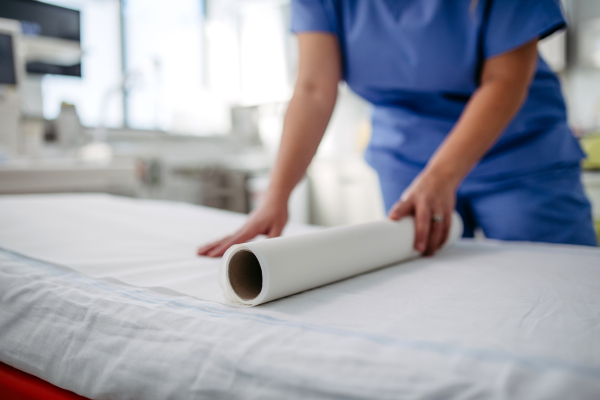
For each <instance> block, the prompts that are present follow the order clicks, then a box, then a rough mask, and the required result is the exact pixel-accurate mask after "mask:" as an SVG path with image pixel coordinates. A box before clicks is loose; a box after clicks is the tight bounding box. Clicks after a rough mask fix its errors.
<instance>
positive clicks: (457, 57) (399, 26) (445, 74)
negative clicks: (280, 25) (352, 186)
mask: <svg viewBox="0 0 600 400" xmlns="http://www.w3.org/2000/svg"><path fill="white" fill-rule="evenodd" d="M471 3H472V2H471V0H292V31H293V32H296V33H299V32H309V31H312V32H326V33H331V34H334V35H336V36H337V38H338V40H339V42H340V47H341V50H342V54H343V65H344V72H343V73H344V79H345V81H346V82H347V83H348V85H349V86H350V87H351V88H352V90H354V91H355V92H356V93H357V94H359V95H360V96H362V97H363V98H365V99H366V100H368V101H369V102H370V103H372V104H373V105H374V110H373V115H372V118H373V135H372V138H371V143H370V144H369V148H368V149H367V154H366V157H367V160H368V161H369V162H370V163H371V164H372V165H373V166H374V167H375V168H376V169H378V170H379V169H387V170H389V169H390V168H393V165H389V164H390V158H389V157H375V156H373V155H374V154H381V151H384V152H387V153H388V154H393V157H392V159H393V160H397V161H398V162H399V163H402V164H410V165H413V166H415V167H423V166H424V165H425V164H426V163H427V161H428V160H429V158H430V157H431V156H432V154H433V153H434V151H435V150H436V149H437V147H438V146H439V145H440V144H441V142H442V141H443V140H444V138H445V137H446V135H447V134H448V133H449V132H450V130H451V129H452V128H453V126H454V124H455V123H456V121H457V120H458V118H459V116H460V114H461V113H462V111H463V109H464V107H465V105H466V103H467V101H468V100H469V98H470V96H471V95H472V94H473V92H474V91H475V90H476V89H477V86H478V79H479V76H480V73H479V72H480V69H481V66H482V64H483V61H484V60H485V59H486V58H489V57H494V56H497V55H499V54H502V53H505V52H507V51H510V50H513V49H516V48H518V47H520V46H522V45H524V44H526V43H528V42H529V41H531V40H533V39H534V38H536V37H538V38H544V37H546V36H548V35H550V34H551V33H553V32H555V31H556V30H558V29H561V28H563V27H564V26H565V20H564V18H563V15H562V12H561V8H560V0H478V1H477V3H476V5H475V8H474V9H471ZM583 157H584V154H583V152H582V151H581V148H580V147H579V144H578V143H577V140H576V139H575V138H574V137H573V134H572V132H571V131H570V129H569V127H568V125H567V118H566V109H565V104H564V100H563V97H562V94H561V90H560V84H559V81H558V79H557V77H556V75H555V74H554V73H553V72H552V71H551V70H550V68H549V67H548V65H547V64H546V63H545V62H544V60H543V59H542V58H541V57H540V59H539V62H538V66H537V72H536V74H535V78H534V80H533V83H532V85H531V88H530V90H529V95H528V98H527V100H526V102H525V104H524V105H523V107H522V109H521V110H520V112H519V113H518V114H517V116H516V117H515V118H514V119H513V121H512V122H511V123H510V125H509V126H508V127H507V129H506V130H505V132H504V133H503V134H502V136H501V138H500V139H499V141H498V142H497V143H496V145H495V146H494V147H493V148H492V149H491V150H490V151H489V152H488V153H487V154H486V156H485V157H484V158H483V159H482V160H481V162H480V163H479V164H478V165H477V166H476V167H475V169H474V170H473V171H472V172H471V174H470V176H471V177H487V176H498V175H504V174H507V173H509V174H512V173H522V172H526V171H535V170H539V169H542V168H545V167H548V166H552V165H556V164H570V163H577V162H579V161H580V160H581V158H583ZM382 163H383V164H385V165H379V164H382Z"/></svg>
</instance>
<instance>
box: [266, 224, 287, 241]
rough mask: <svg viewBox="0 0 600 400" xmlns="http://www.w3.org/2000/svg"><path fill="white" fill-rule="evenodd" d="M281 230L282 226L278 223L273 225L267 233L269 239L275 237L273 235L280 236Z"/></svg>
mask: <svg viewBox="0 0 600 400" xmlns="http://www.w3.org/2000/svg"><path fill="white" fill-rule="evenodd" d="M281 232H283V226H279V225H274V226H273V227H272V228H271V230H269V233H268V234H267V237H268V238H269V239H272V238H275V237H279V236H281Z"/></svg>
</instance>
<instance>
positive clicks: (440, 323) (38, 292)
mask: <svg viewBox="0 0 600 400" xmlns="http://www.w3.org/2000/svg"><path fill="white" fill-rule="evenodd" d="M94 196H95V195H81V196H75V195H73V196H68V198H69V201H75V202H77V201H82V202H84V201H89V200H90V197H91V198H95V197H94ZM62 198H63V199H65V197H62ZM11 199H14V197H11ZM26 199H27V200H36V201H40V202H52V201H56V200H57V199H61V197H60V196H27V197H24V198H23V200H26ZM96 199H101V200H102V201H108V202H115V203H119V202H121V201H127V202H133V203H132V204H134V205H135V204H138V205H139V206H140V207H139V209H140V213H141V214H142V215H141V217H140V218H145V219H147V215H146V214H145V211H144V209H145V208H147V207H146V206H148V205H151V207H153V208H155V209H156V210H157V215H158V216H160V215H169V214H172V215H174V216H176V215H178V213H180V212H181V210H182V208H183V209H185V213H191V214H194V213H196V214H197V216H198V218H204V219H205V220H206V221H207V222H206V224H205V226H204V228H203V229H204V232H211V231H212V232H214V236H219V235H221V234H222V233H223V230H224V229H225V228H224V227H231V226H233V225H235V224H239V223H241V222H242V221H243V217H242V216H237V215H232V214H227V213H222V212H218V211H213V210H210V209H205V208H201V207H196V206H188V205H181V204H175V203H169V202H147V201H143V200H124V199H119V198H114V197H107V196H100V197H98V198H96ZM89 212H90V213H91V214H93V213H94V210H93V209H90V210H89ZM84 217H85V216H82V218H84ZM114 217H115V218H116V217H119V216H114ZM120 217H121V218H129V219H131V218H133V219H135V218H136V215H135V211H130V212H129V214H128V215H124V216H120ZM116 219H117V220H118V218H116ZM187 220H188V221H189V219H187ZM171 222H172V225H173V226H172V227H171V228H168V235H165V240H166V241H167V244H173V243H175V244H177V245H174V244H173V245H172V246H165V249H167V250H168V249H171V250H168V251H167V250H165V253H164V256H165V257H167V258H165V259H162V260H160V263H169V262H171V261H173V260H174V261H177V260H180V259H181V257H182V256H181V253H182V252H183V251H184V250H185V249H186V248H187V247H189V250H190V251H191V250H193V248H194V247H195V245H197V244H200V243H198V242H199V241H200V240H201V239H207V238H208V236H210V235H208V236H203V237H202V238H196V237H190V235H192V233H190V227H189V226H188V225H187V224H186V219H181V220H179V219H177V218H176V217H174V218H173V220H172V221H171ZM22 223H23V228H24V229H26V226H27V220H26V219H25V220H23V221H22ZM0 224H2V221H0ZM157 225H159V226H156V227H155V228H152V224H147V225H145V227H146V228H145V229H148V230H152V229H154V230H155V231H156V232H154V234H161V232H162V234H165V232H166V228H165V224H157ZM176 225H179V226H180V229H176V228H177V226H176ZM62 229H73V228H72V227H71V228H69V224H65V226H63V227H62ZM306 229H310V228H306ZM177 232H179V233H177ZM58 234H59V232H55V233H54V235H58ZM126 239H127V238H126V237H125V239H124V240H126ZM49 241H51V240H50V239H49ZM131 243H139V237H138V238H134V237H132V238H131ZM125 244H126V243H125ZM186 246H187V247H186ZM0 248H2V250H0V335H1V336H0V337H1V340H0V361H1V362H4V363H6V364H7V365H10V366H12V367H15V368H17V369H19V370H21V371H24V372H26V373H29V374H32V375H34V376H37V377H40V378H41V379H43V380H45V381H47V382H50V383H52V384H53V385H56V386H58V387H61V388H64V389H67V390H69V391H72V392H75V393H77V394H80V395H82V396H85V397H88V398H91V399H139V398H144V399H165V398H169V399H180V398H181V399H218V398H227V399H236V398H240V399H265V398H266V399H270V398H273V399H275V398H277V399H280V398H286V399H306V398H323V399H341V398H350V399H372V398H378V399H397V398H404V399H435V398H444V399H474V398H491V399H505V398H527V399H564V398H581V399H597V398H598V397H599V396H600V251H599V250H598V249H591V248H584V247H578V246H563V245H560V246H559V245H544V244H532V243H500V242H494V241H483V242H475V241H469V240H463V241H460V242H459V243H458V244H456V245H454V246H453V247H451V248H449V249H447V250H445V251H444V252H443V253H442V254H439V256H436V257H433V258H421V259H417V260H413V261H409V262H406V263H402V264H398V265H394V266H391V267H389V268H384V269H380V270H377V271H374V272H371V273H368V274H364V275H360V276H357V277H354V278H351V279H348V280H344V281H341V282H337V283H334V284H331V285H328V286H324V287H321V288H317V289H314V290H310V291H307V292H304V293H300V294H298V295H294V296H290V297H287V298H284V299H281V300H277V301H274V302H270V303H267V304H264V305H261V306H258V307H255V308H252V309H240V308H232V307H229V306H227V305H223V304H219V303H215V302H211V301H203V300H198V299H196V298H193V297H190V296H187V295H185V294H181V293H178V292H176V291H173V290H166V289H164V288H161V287H160V286H157V285H151V286H149V287H136V286H132V285H128V284H127V283H124V282H122V281H117V280H115V279H112V278H108V277H95V278H94V277H90V276H86V275H83V274H80V273H77V272H75V271H73V270H72V269H71V268H69V266H68V265H59V264H56V263H52V262H49V261H47V260H46V261H44V260H40V259H36V258H35V257H31V256H28V255H27V254H23V253H22V252H17V251H15V250H14V249H9V248H6V246H3V243H2V241H1V240H0ZM111 251H113V252H116V253H115V257H116V259H118V258H120V259H122V257H121V256H122V255H123V254H118V249H111ZM169 251H172V253H171V256H172V257H173V259H172V260H171V261H170V260H169V259H168V256H169ZM185 251H187V250H185ZM76 253H77V252H76V249H75V250H73V254H76ZM160 263H159V264H160ZM171 265H177V262H175V263H174V264H171ZM217 267H218V266H217V265H215V268H217Z"/></svg>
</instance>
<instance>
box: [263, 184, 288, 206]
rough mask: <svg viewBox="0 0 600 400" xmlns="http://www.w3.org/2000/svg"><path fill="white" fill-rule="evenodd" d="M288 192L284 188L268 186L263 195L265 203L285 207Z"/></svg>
mask: <svg viewBox="0 0 600 400" xmlns="http://www.w3.org/2000/svg"><path fill="white" fill-rule="evenodd" d="M289 198H290V193H289V192H287V191H285V190H278V189H273V188H269V189H268V190H267V194H266V196H265V203H266V204H269V206H270V207H287V203H288V200H289Z"/></svg>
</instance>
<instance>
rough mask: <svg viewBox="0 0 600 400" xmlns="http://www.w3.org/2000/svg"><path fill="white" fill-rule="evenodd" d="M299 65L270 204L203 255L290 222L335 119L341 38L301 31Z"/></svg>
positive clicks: (217, 253) (218, 252)
mask: <svg viewBox="0 0 600 400" xmlns="http://www.w3.org/2000/svg"><path fill="white" fill-rule="evenodd" d="M298 46H299V54H300V57H299V65H298V79H297V81H296V86H295V88H294V95H293V96H292V99H291V100H290V103H289V106H288V109H287V112H286V114H285V120H284V124H283V133H282V137H281V144H280V147H279V153H278V155H277V160H276V162H275V167H274V169H273V175H272V177H271V183H270V185H269V189H268V192H267V196H266V200H265V203H264V204H263V205H262V206H261V207H260V208H259V209H257V211H256V212H254V213H253V214H252V215H251V216H250V218H249V220H248V222H247V223H246V224H245V225H244V226H243V227H242V228H241V229H240V230H239V231H237V232H235V233H234V234H232V235H230V236H228V237H226V238H223V239H221V240H219V241H217V242H214V243H211V244H208V245H206V246H204V247H202V248H200V249H199V250H198V254H199V255H208V256H211V257H219V256H222V255H223V253H224V252H225V251H226V250H227V249H228V248H229V247H230V246H232V245H234V244H237V243H243V242H247V241H248V240H250V239H252V238H254V237H255V236H257V235H260V234H264V235H268V236H269V237H275V236H279V235H281V232H282V230H283V228H284V227H285V224H286V223H287V203H288V199H289V197H290V194H291V192H292V190H293V189H294V187H295V186H296V184H297V183H298V182H299V181H300V179H302V176H303V175H304V173H305V172H306V169H307V168H308V165H309V164H310V162H311V160H312V158H313V157H314V155H315V152H316V151H317V148H318V146H319V143H320V142H321V139H322V138H323V134H324V133H325V128H326V127H327V124H328V123H329V119H330V118H331V113H332V112H333V107H334V106H335V101H336V98H337V88H338V83H339V81H340V79H341V65H342V64H341V56H340V51H339V45H338V42H337V38H336V37H335V36H333V35H331V34H326V33H301V34H298Z"/></svg>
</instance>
